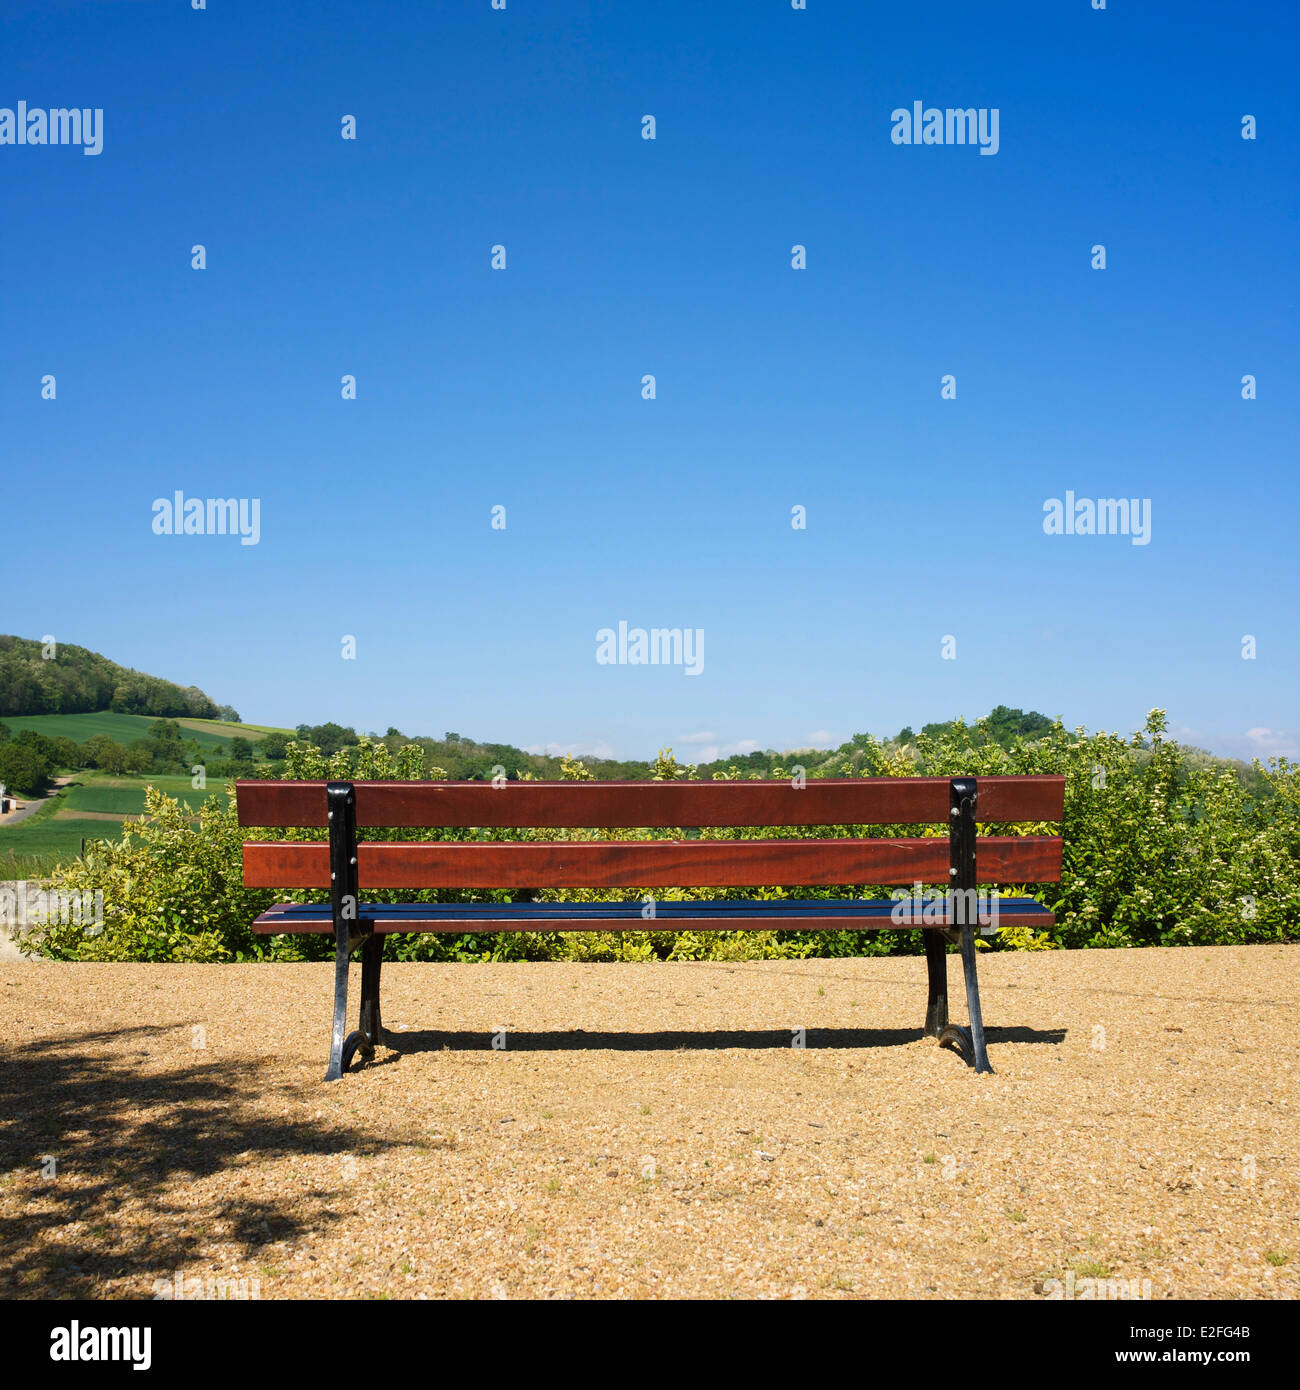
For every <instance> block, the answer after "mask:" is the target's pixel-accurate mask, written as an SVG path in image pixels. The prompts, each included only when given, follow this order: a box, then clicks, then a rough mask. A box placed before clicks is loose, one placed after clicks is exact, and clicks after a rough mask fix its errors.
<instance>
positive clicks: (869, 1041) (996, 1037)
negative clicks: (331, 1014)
mask: <svg viewBox="0 0 1300 1390" xmlns="http://www.w3.org/2000/svg"><path fill="white" fill-rule="evenodd" d="M1065 1035H1066V1030H1065V1029H1064V1028H1043V1029H1038V1028H985V1030H984V1036H985V1037H986V1038H987V1039H988V1043H989V1046H990V1047H991V1046H993V1045H994V1044H996V1043H1043V1044H1046V1045H1048V1046H1053V1047H1059V1046H1060V1044H1061V1043H1063V1042H1064V1041H1065ZM923 1036H924V1035H923V1034H922V1032H921V1030H920V1029H919V1028H809V1029H807V1030H806V1032H805V1046H807V1047H808V1048H810V1049H812V1048H816V1049H819V1050H836V1051H846V1050H851V1049H855V1048H861V1049H868V1048H876V1047H904V1046H907V1045H908V1044H910V1043H914V1042H917V1041H919V1040H920V1039H921V1038H922V1037H923ZM790 1041H791V1030H790V1029H789V1028H776V1029H762V1028H759V1029H718V1030H712V1029H693V1030H686V1029H669V1030H665V1031H662V1032H655V1033H624V1032H583V1031H582V1029H580V1028H574V1029H564V1030H556V1031H554V1032H523V1031H521V1032H513V1031H511V1030H509V1029H507V1031H506V1046H505V1048H504V1049H503V1050H504V1051H507V1052H596V1051H600V1050H604V1049H608V1050H609V1051H611V1052H676V1051H678V1050H682V1049H684V1050H686V1051H691V1052H718V1051H722V1050H723V1049H724V1048H732V1047H734V1048H745V1049H750V1050H773V1049H779V1050H781V1051H789V1050H790ZM383 1045H384V1046H385V1047H386V1048H388V1049H389V1052H390V1055H389V1057H387V1058H377V1059H376V1061H374V1062H371V1063H368V1064H367V1069H369V1068H370V1067H374V1066H383V1065H385V1064H386V1063H389V1064H391V1063H392V1062H396V1061H398V1060H399V1059H400V1058H401V1057H402V1055H403V1054H405V1053H408V1052H409V1053H416V1052H441V1051H442V1050H443V1049H444V1048H447V1049H450V1050H451V1051H453V1052H485V1051H487V1052H490V1051H492V1034H491V1033H469V1032H457V1033H451V1032H438V1031H435V1030H419V1029H414V1028H413V1029H403V1030H401V1031H399V1032H393V1031H392V1030H391V1029H387V1028H386V1029H385V1030H384V1036H383ZM393 1054H395V1055H393Z"/></svg>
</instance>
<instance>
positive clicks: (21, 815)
mask: <svg viewBox="0 0 1300 1390" xmlns="http://www.w3.org/2000/svg"><path fill="white" fill-rule="evenodd" d="M76 780H77V775H76V773H75V772H74V773H69V774H68V775H67V776H66V777H56V778H55V779H54V785H53V786H52V787H51V788H50V789H49V791H47V792H46V793H45V795H44V796H38V797H34V798H32V799H30V800H28V801H27V805H26V806H24V807H23V809H22V810H21V811H11V812H10V813H9V814H8V815H7V816H0V830H8V828H9V827H10V826H11V825H17V824H18V822H19V821H24V820H26V819H27V817H28V816H30V815H34V814H35V813H36V812H37V811H39V810H40V809H41V807H42V806H44V805H45V803H46V802H47V801H48V800H49V799H50V797H52V796H53V795H54V793H55V792H56V791H58V790H59V788H60V787H66V786H67V785H68V783H69V782H75V781H76Z"/></svg>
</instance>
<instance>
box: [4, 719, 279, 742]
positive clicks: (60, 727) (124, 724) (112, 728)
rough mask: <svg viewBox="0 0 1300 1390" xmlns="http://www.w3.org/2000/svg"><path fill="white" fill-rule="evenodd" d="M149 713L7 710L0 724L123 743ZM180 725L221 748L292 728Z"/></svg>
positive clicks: (144, 725) (142, 733)
mask: <svg viewBox="0 0 1300 1390" xmlns="http://www.w3.org/2000/svg"><path fill="white" fill-rule="evenodd" d="M153 722H154V719H153V716H151V715H145V714H114V713H112V712H111V711H110V710H101V711H99V713H97V714H7V715H5V716H4V718H3V719H0V724H4V725H6V726H7V727H8V729H9V732H10V733H12V734H18V733H21V732H22V731H23V730H24V729H35V730H36V732H37V733H40V734H44V735H45V736H46V737H47V738H58V737H59V736H60V735H61V734H62V735H66V736H67V737H68V738H72V739H76V741H77V742H78V743H85V741H86V740H87V739H88V738H93V737H94V736H95V735H96V734H107V735H108V736H109V738H111V739H116V740H117V742H118V743H120V744H122V745H124V746H125V745H126V744H128V743H131V742H132V741H133V740H134V739H137V738H145V737H147V736H148V733H149V725H150V724H152V723H153ZM176 722H177V723H178V724H179V725H180V726H181V728H182V729H185V730H186V731H187V732H188V733H190V734H192V735H193V737H194V738H195V739H197V740H198V743H199V746H200V747H202V748H215V747H216V746H217V745H218V744H220V745H221V746H222V747H223V748H224V747H225V746H226V745H227V744H228V743H229V742H230V740H231V739H232V738H234V737H239V738H246V739H248V741H249V742H250V743H254V744H256V743H257V742H259V741H260V740H261V739H262V738H263V737H265V735H267V734H269V733H287V734H290V735H291V734H292V733H293V730H292V729H284V730H279V729H268V728H263V727H261V726H258V725H252V724H223V723H221V722H220V721H219V720H216V719H178V720H177V721H176Z"/></svg>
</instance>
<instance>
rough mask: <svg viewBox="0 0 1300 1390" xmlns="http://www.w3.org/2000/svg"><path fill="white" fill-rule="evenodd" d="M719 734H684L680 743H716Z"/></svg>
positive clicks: (679, 740)
mask: <svg viewBox="0 0 1300 1390" xmlns="http://www.w3.org/2000/svg"><path fill="white" fill-rule="evenodd" d="M717 741H718V736H717V734H683V735H682V736H681V738H679V739H678V740H677V742H678V743H716V742H717Z"/></svg>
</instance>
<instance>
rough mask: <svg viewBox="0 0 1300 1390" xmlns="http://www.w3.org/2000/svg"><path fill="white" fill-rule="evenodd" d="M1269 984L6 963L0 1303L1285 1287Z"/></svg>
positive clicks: (669, 967)
mask: <svg viewBox="0 0 1300 1390" xmlns="http://www.w3.org/2000/svg"><path fill="white" fill-rule="evenodd" d="M1297 965H1300V950H1298V949H1297V948H1296V947H1294V946H1281V945H1277V946H1272V945H1264V946H1254V947H1216V948H1193V949H1177V950H1130V951H1072V952H1066V951H1052V952H1035V953H1022V954H1012V953H997V954H990V955H988V956H985V957H982V958H981V961H980V968H981V987H982V989H981V992H982V997H983V1002H984V1013H985V1019H986V1023H987V1027H988V1036H989V1051H990V1056H991V1059H992V1062H993V1065H994V1067H995V1069H996V1074H995V1075H993V1076H978V1077H977V1076H975V1075H974V1074H973V1073H972V1072H971V1071H970V1070H969V1069H968V1068H967V1067H966V1066H965V1065H964V1063H963V1062H962V1061H961V1059H960V1058H959V1057H958V1056H957V1055H956V1054H955V1053H953V1052H950V1051H947V1050H943V1049H940V1048H939V1047H937V1046H936V1044H935V1043H934V1042H933V1041H932V1040H930V1039H927V1038H924V1037H922V1036H921V1032H920V1024H921V1021H922V1019H923V1016H924V1012H925V963H924V960H923V959H921V958H919V957H912V958H905V959H898V958H895V959H861V960H807V961H763V962H745V963H735V964H731V963H714V962H708V963H681V964H647V965H638V964H563V963H536V964H500V965H441V964H440V965H427V964H388V965H386V966H385V967H384V990H383V1011H384V1021H385V1024H386V1025H387V1026H388V1027H389V1028H391V1029H392V1030H393V1031H392V1034H391V1037H390V1039H389V1041H390V1042H391V1043H392V1044H393V1046H391V1047H382V1048H380V1049H379V1052H378V1054H377V1056H376V1059H375V1062H374V1063H373V1064H371V1065H370V1066H368V1067H366V1068H364V1069H362V1070H360V1071H358V1072H356V1073H355V1074H352V1075H349V1076H347V1077H345V1078H344V1080H343V1081H341V1082H339V1083H337V1084H335V1085H325V1084H323V1083H322V1081H321V1077H322V1075H323V1073H324V1069H325V1061H326V1050H327V1046H328V1035H329V1024H330V998H331V975H332V967H330V966H328V965H236V966H229V965H227V966H217V965H211V966H201V965H200V966H186V965H68V964H59V963H53V962H30V963H19V964H5V965H0V990H3V1009H2V1010H0V1088H2V1089H3V1100H2V1102H0V1146H2V1147H0V1174H2V1176H0V1297H6V1298H49V1297H78V1296H89V1297H104V1298H140V1297H146V1298H147V1297H151V1296H154V1295H155V1294H156V1293H160V1292H161V1291H162V1290H163V1289H164V1288H167V1289H170V1290H173V1291H174V1290H175V1289H176V1288H177V1287H180V1288H181V1289H185V1288H189V1289H190V1291H191V1296H192V1295H193V1293H194V1292H197V1291H198V1290H199V1289H200V1288H202V1289H204V1290H206V1291H207V1292H208V1293H212V1292H214V1291H215V1292H224V1293H226V1294H228V1295H229V1294H233V1293H239V1292H245V1293H251V1294H254V1295H256V1296H259V1297H261V1298H263V1299H268V1298H318V1297H336V1296H339V1295H345V1296H349V1297H381V1298H421V1297H427V1298H448V1297H451V1298H461V1297H467V1298H554V1297H561V1298H564V1297H584V1298H593V1297H594V1298H657V1297H688V1298H694V1297H703V1298H755V1297H777V1298H803V1297H808V1298H854V1297H867V1298H873V1297H886V1298H900V1297H903V1298H907V1297H921V1298H1030V1299H1034V1298H1043V1297H1046V1296H1048V1295H1049V1294H1050V1293H1051V1292H1052V1291H1053V1290H1054V1289H1056V1290H1060V1289H1061V1288H1065V1287H1070V1288H1073V1289H1076V1290H1077V1289H1080V1288H1083V1287H1086V1286H1085V1285H1083V1284H1082V1283H1081V1282H1080V1281H1085V1280H1089V1279H1093V1280H1105V1281H1109V1287H1110V1288H1111V1289H1112V1290H1113V1289H1115V1288H1116V1287H1118V1286H1117V1285H1116V1284H1115V1282H1114V1281H1120V1280H1122V1281H1124V1282H1123V1286H1122V1287H1123V1288H1124V1289H1127V1290H1129V1291H1136V1292H1139V1293H1140V1295H1142V1296H1148V1297H1150V1298H1153V1299H1161V1298H1267V1299H1271V1298H1294V1297H1296V1295H1297V1292H1300V1277H1298V1276H1300V1176H1298V1174H1297V1154H1300V1143H1298V1142H1297V1141H1298V1140H1300V1134H1298V1133H1297V1114H1296V1110H1297V1101H1298V1100H1300V1095H1298V1093H1297V1065H1298V1064H1297V1051H1296V1039H1297V1026H1296V1025H1297V1014H1298V1012H1300V1003H1298V1002H1297V995H1298V993H1300V991H1298V990H1297V974H1298V973H1300V972H1298V971H1297ZM950 970H951V979H952V983H951V986H950V987H951V989H952V990H953V996H952V1002H953V1014H954V1018H956V1019H959V1020H960V1019H964V1017H965V1011H964V1001H963V999H962V993H961V987H960V970H959V968H958V963H957V962H956V961H950ZM359 984H360V972H359V970H354V972H353V994H352V1001H351V1003H352V1011H351V1012H352V1018H353V1020H354V1021H355V1016H356V1002H357V991H358V986H359ZM399 1025H400V1027H399ZM798 1029H806V1030H807V1031H806V1046H805V1047H803V1048H799V1047H794V1046H791V1043H792V1042H793V1041H797V1040H798V1034H797V1033H796V1031H795V1030H798ZM494 1030H504V1032H502V1033H498V1034H497V1035H496V1036H497V1038H498V1040H499V1041H502V1042H504V1047H493V1045H492V1043H493V1036H494ZM178 1280H179V1281H180V1283H179V1285H178V1283H177V1281H178ZM218 1280H220V1281H231V1282H229V1283H224V1284H222V1285H220V1286H218V1285H217V1284H216V1283H215V1282H213V1281H218ZM187 1281H188V1282H187ZM194 1281H209V1282H207V1283H205V1284H200V1283H196V1282H194ZM240 1281H247V1282H246V1283H241V1282H240ZM1052 1281H1057V1282H1056V1283H1055V1284H1054V1283H1053V1282H1052ZM1067 1281H1069V1282H1068V1284H1067ZM1076 1296H1079V1295H1078V1294H1077V1293H1076ZM1112 1296H1113V1294H1112Z"/></svg>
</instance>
